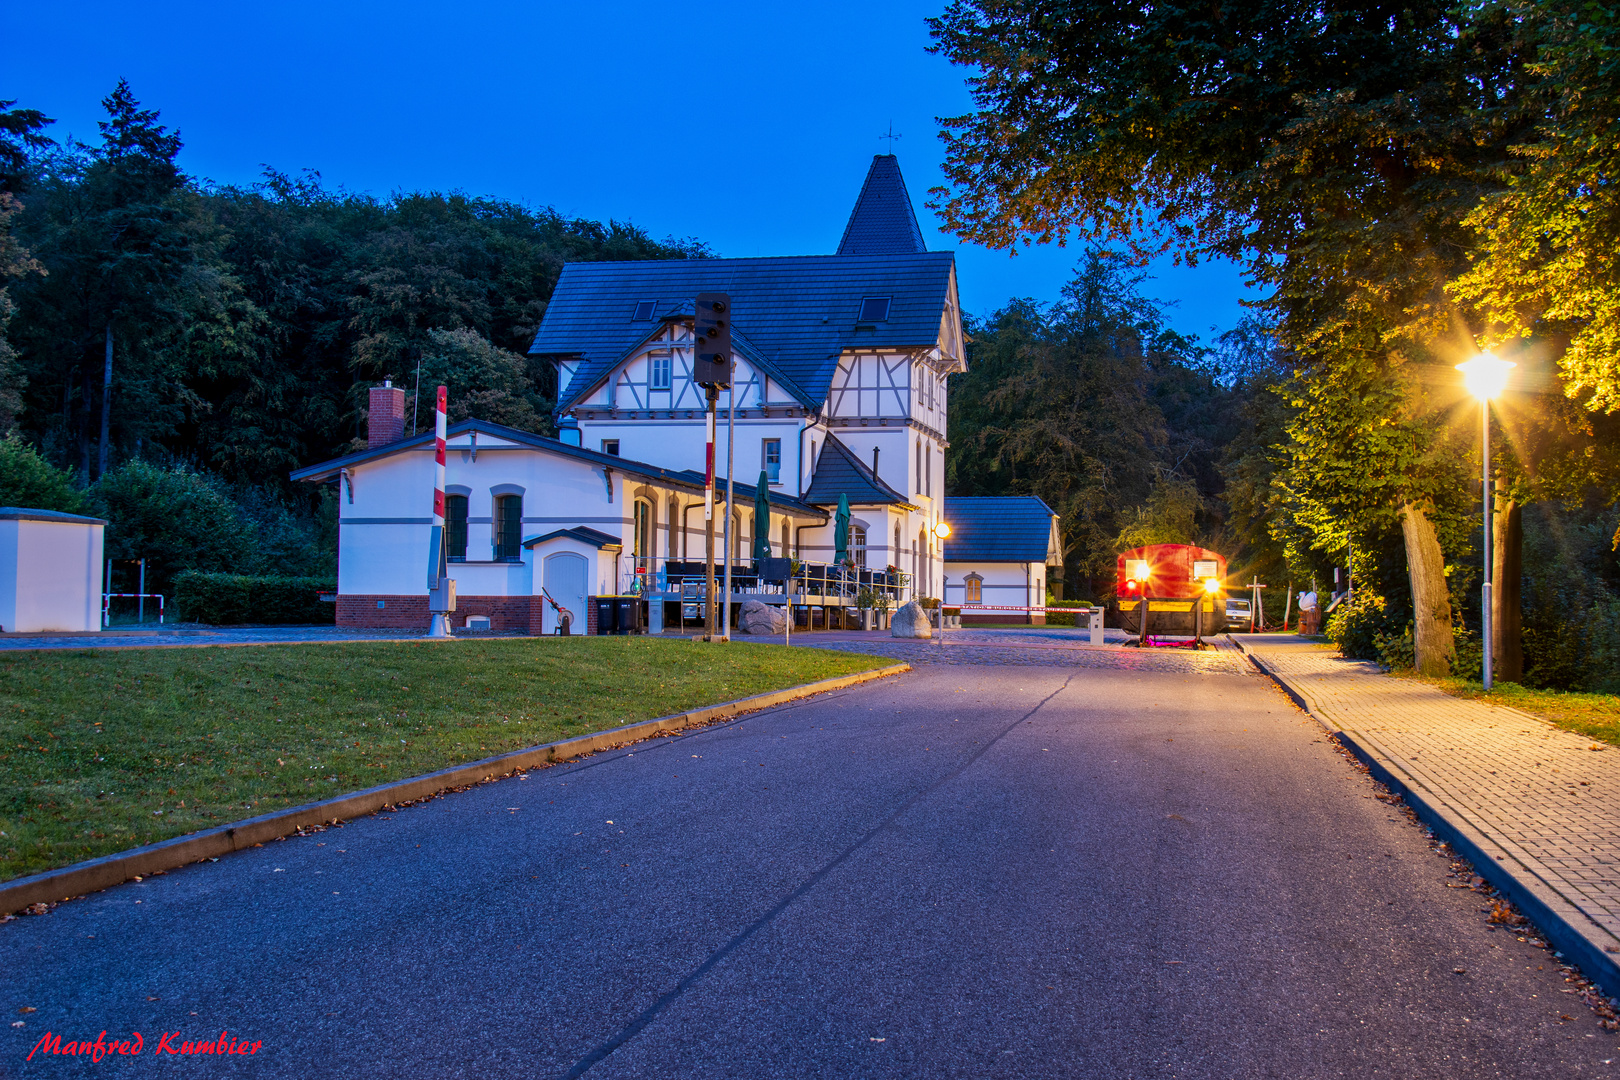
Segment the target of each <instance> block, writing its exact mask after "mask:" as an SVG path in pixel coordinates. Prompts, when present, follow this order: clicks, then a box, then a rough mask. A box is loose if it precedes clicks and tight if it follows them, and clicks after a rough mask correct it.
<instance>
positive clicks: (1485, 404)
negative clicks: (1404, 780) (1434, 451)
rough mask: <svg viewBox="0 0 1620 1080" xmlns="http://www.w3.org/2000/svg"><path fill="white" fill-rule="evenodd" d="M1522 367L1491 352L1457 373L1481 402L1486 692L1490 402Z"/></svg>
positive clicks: (1486, 675)
mask: <svg viewBox="0 0 1620 1080" xmlns="http://www.w3.org/2000/svg"><path fill="white" fill-rule="evenodd" d="M1518 366H1519V365H1517V364H1515V363H1513V362H1512V361H1511V360H1499V359H1497V358H1496V357H1494V356H1492V355H1491V354H1490V353H1488V352H1486V353H1480V354H1479V355H1478V356H1476V357H1474V358H1473V359H1472V360H1469V361H1468V362H1467V363H1463V364H1458V365H1457V370H1458V371H1460V372H1462V373H1463V382H1464V383H1465V384H1466V385H1467V386H1468V392H1469V393H1470V394H1473V395H1474V396H1475V397H1476V398H1478V399H1479V417H1480V448H1481V453H1480V461H1481V467H1480V479H1481V481H1482V482H1481V485H1480V486H1481V489H1482V491H1481V503H1482V504H1483V507H1484V534H1483V542H1482V543H1481V545H1480V546H1481V548H1482V549H1483V551H1484V554H1485V558H1484V560H1483V561H1484V564H1485V581H1484V584H1483V585H1481V586H1480V604H1481V615H1482V618H1481V619H1480V623H1481V625H1482V626H1483V627H1484V633H1483V635H1482V636H1483V638H1484V645H1485V659H1484V663H1483V664H1482V665H1481V666H1482V667H1483V671H1482V673H1481V677H1480V681H1481V682H1482V683H1483V684H1484V686H1485V689H1487V690H1489V689H1490V688H1491V644H1492V642H1491V571H1492V569H1493V567H1492V565H1491V563H1492V561H1493V558H1494V555H1495V552H1494V550H1493V549H1492V547H1491V518H1492V516H1493V512H1494V510H1495V509H1496V507H1495V506H1494V503H1495V498H1494V494H1495V493H1494V491H1493V489H1492V487H1491V399H1492V398H1494V397H1496V396H1497V395H1499V394H1500V393H1501V392H1502V391H1503V390H1504V389H1506V387H1507V380H1508V372H1510V371H1512V370H1513V369H1514V368H1516V367H1518Z"/></svg>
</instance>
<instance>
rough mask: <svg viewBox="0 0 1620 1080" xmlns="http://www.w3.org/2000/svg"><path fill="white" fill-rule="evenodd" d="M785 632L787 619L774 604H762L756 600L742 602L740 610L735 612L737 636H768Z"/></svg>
mask: <svg viewBox="0 0 1620 1080" xmlns="http://www.w3.org/2000/svg"><path fill="white" fill-rule="evenodd" d="M786 630H787V617H786V616H785V615H783V614H782V609H781V608H779V607H777V606H775V605H774V604H762V603H760V602H759V601H758V600H745V601H743V606H742V610H740V611H739V612H737V632H738V633H739V634H760V635H764V636H769V635H771V634H781V633H784V632H785V631H786Z"/></svg>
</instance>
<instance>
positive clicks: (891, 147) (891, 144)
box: [878, 120, 903, 154]
mask: <svg viewBox="0 0 1620 1080" xmlns="http://www.w3.org/2000/svg"><path fill="white" fill-rule="evenodd" d="M878 138H880V139H888V140H889V153H890V154H893V153H894V140H896V139H899V138H903V136H901V135H898V134H896V133H895V130H894V121H893V120H890V121H889V130H888V131H886V132H884V133H883V134H882V135H879V136H878Z"/></svg>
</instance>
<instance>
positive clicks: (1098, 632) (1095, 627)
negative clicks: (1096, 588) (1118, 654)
mask: <svg viewBox="0 0 1620 1080" xmlns="http://www.w3.org/2000/svg"><path fill="white" fill-rule="evenodd" d="M1088 620H1089V624H1090V626H1091V643H1092V644H1093V645H1101V644H1102V643H1103V609H1102V608H1100V607H1094V608H1092V609H1091V614H1090V615H1089V616H1088Z"/></svg>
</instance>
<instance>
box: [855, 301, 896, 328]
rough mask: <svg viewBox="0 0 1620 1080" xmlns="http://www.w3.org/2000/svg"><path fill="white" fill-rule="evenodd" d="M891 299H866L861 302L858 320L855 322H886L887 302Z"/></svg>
mask: <svg viewBox="0 0 1620 1080" xmlns="http://www.w3.org/2000/svg"><path fill="white" fill-rule="evenodd" d="M891 299H892V297H888V296H868V297H866V298H865V299H864V300H862V301H861V315H860V318H858V319H856V320H855V321H856V322H863V323H880V322H887V321H888V320H889V301H890V300H891Z"/></svg>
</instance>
